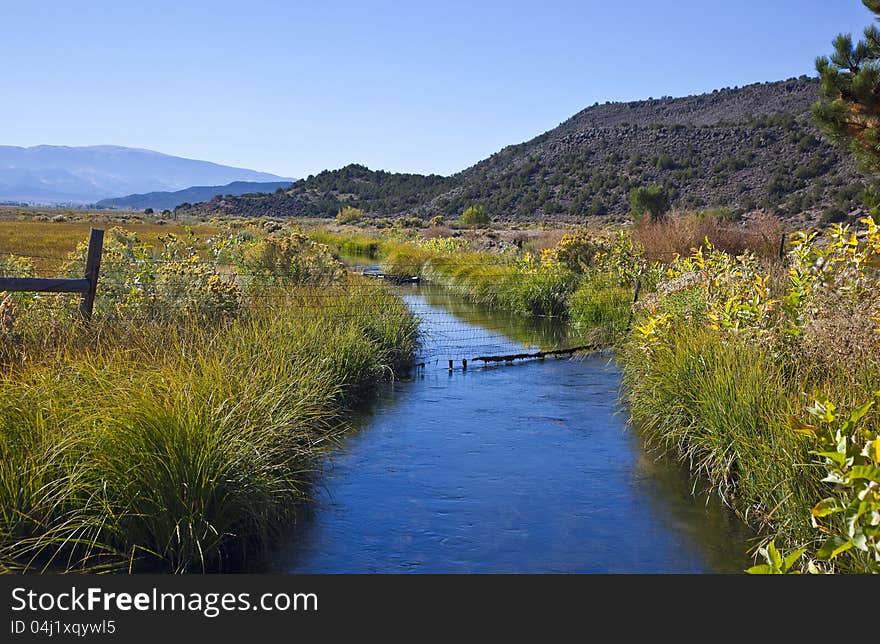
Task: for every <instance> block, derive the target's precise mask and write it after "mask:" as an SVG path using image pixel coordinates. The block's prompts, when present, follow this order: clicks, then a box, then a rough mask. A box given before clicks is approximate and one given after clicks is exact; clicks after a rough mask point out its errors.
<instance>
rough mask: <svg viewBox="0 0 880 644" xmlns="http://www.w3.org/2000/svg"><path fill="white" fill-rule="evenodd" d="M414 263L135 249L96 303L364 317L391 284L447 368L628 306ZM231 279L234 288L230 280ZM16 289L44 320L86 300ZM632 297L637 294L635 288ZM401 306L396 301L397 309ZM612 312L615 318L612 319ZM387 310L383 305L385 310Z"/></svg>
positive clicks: (549, 346)
mask: <svg viewBox="0 0 880 644" xmlns="http://www.w3.org/2000/svg"><path fill="white" fill-rule="evenodd" d="M17 260H18V263H15V262H12V263H10V262H8V261H7V262H5V263H0V277H7V276H10V273H11V272H15V271H17V270H21V266H22V265H27V266H28V267H29V270H28V275H29V276H31V277H44V278H52V277H59V276H61V275H69V274H71V273H73V272H79V274H80V275H81V274H82V273H81V270H82V269H81V268H79V269H78V268H77V266H76V264H75V262H73V263H72V260H71V258H70V257H69V256H60V255H55V256H53V255H50V254H31V255H23V256H17ZM22 261H23V262H24V264H22ZM398 269H400V267H398ZM405 269H406V267H404V271H403V272H404V273H406V272H407V271H406V270H405ZM409 273H410V274H409V275H397V276H395V278H396V279H394V280H384V279H382V278H383V277H386V276H384V275H383V273H382V270H381V268H380V266H379V265H378V264H366V263H364V264H361V265H358V266H354V267H351V273H348V274H345V275H343V276H342V277H339V276H338V275H337V276H335V277H334V278H333V279H331V280H326V281H323V280H322V279H320V278H319V277H318V278H314V279H311V280H308V279H307V280H303V279H302V277H301V276H284V275H271V274H267V273H266V272H264V271H252V270H248V269H247V268H246V267H242V266H236V265H234V264H232V263H227V262H222V261H218V260H215V259H212V258H205V257H196V256H192V257H189V258H186V259H185V261H180V260H176V259H168V258H159V257H138V258H134V257H131V258H126V265H125V266H123V267H122V268H120V265H119V260H118V258H117V260H115V263H114V264H113V266H112V267H110V270H107V271H106V272H105V271H102V274H101V276H100V279H99V283H98V289H97V293H96V297H95V311H96V316H98V317H99V318H102V319H105V320H106V319H107V318H108V317H109V318H115V319H117V320H119V321H124V320H125V319H126V318H127V319H128V321H131V320H133V319H134V320H137V319H140V320H141V321H145V320H147V319H148V318H150V317H157V318H161V319H165V320H167V319H171V318H173V317H175V316H187V315H191V314H194V313H197V314H199V315H207V316H208V317H210V316H213V315H214V314H217V315H218V316H221V317H222V314H223V312H224V311H223V307H226V308H227V309H230V310H231V308H234V309H235V312H236V314H238V315H248V314H257V313H260V312H263V313H268V314H270V315H271V312H272V311H273V310H278V309H279V308H281V307H283V308H284V310H285V314H286V315H288V316H290V315H291V314H293V315H295V316H297V317H300V318H302V319H303V320H304V321H305V320H306V319H307V318H315V317H320V318H321V319H323V320H327V321H328V323H331V324H332V323H343V322H345V321H349V320H353V319H357V318H359V316H361V315H362V314H363V313H362V310H361V309H362V308H363V307H366V306H368V305H370V304H371V303H373V302H374V300H375V298H376V297H377V288H384V289H386V290H390V291H392V292H393V293H394V294H396V295H397V296H399V297H400V298H402V299H403V301H404V302H405V303H406V306H407V307H408V309H409V310H410V311H411V312H412V314H413V315H414V316H415V317H416V319H417V320H418V322H419V350H418V354H417V357H416V362H417V364H421V365H423V366H424V367H425V368H430V367H437V368H444V369H445V368H448V365H449V361H452V362H453V363H454V365H455V366H456V368H458V367H459V366H460V365H461V362H462V360H470V361H472V360H473V359H474V358H476V357H480V356H499V355H500V356H504V355H514V354H522V353H527V352H538V351H548V350H550V351H553V350H558V349H566V348H571V347H576V346H582V345H584V344H588V343H589V342H591V340H592V339H593V338H592V336H591V334H590V333H587V332H586V331H585V328H584V327H586V326H589V328H590V329H592V331H593V332H594V331H595V329H596V328H597V327H605V328H609V329H611V328H612V327H614V325H617V326H619V325H620V318H621V314H620V312H619V311H610V312H609V311H605V312H604V313H603V312H602V311H598V312H596V313H595V314H594V316H593V319H590V320H589V324H588V325H584V324H578V323H577V321H571V320H565V319H562V318H560V317H559V316H554V315H545V314H541V313H534V312H533V313H531V314H529V315H522V313H521V312H518V311H510V310H504V309H503V308H498V307H493V306H490V305H488V304H485V303H483V304H481V303H480V298H479V297H465V296H463V295H462V294H461V293H458V292H455V291H454V290H450V289H446V288H442V287H438V286H434V285H431V284H428V283H425V282H421V283H420V282H418V281H417V280H416V279H415V278H414V276H415V275H417V274H418V267H417V266H412V267H411V268H410V270H409ZM380 282H381V283H382V285H383V286H381V287H379V283H380ZM226 287H228V288H229V291H228V292H227V291H225V290H223V289H224V288H226ZM521 287H522V285H520V284H515V283H511V281H510V279H508V278H506V277H505V278H498V279H497V280H491V279H490V280H484V288H486V289H488V290H491V291H493V296H494V297H495V298H498V297H501V298H502V299H503V297H504V295H505V293H504V291H505V289H513V288H521ZM218 293H219V294H220V295H218ZM226 295H229V297H232V298H233V300H234V302H233V303H234V307H231V304H230V301H228V300H227V299H224V297H223V296H226ZM16 299H17V301H18V305H19V308H20V309H22V310H24V309H28V310H32V311H34V312H35V313H39V314H40V315H41V316H42V318H43V319H44V320H45V319H52V318H55V319H57V320H67V319H71V320H72V317H73V314H75V312H76V310H77V305H78V302H79V299H78V296H76V295H71V294H65V293H28V294H16ZM624 299H631V294H626V295H625V298H624ZM475 300H476V301H475ZM628 312H629V305H627V309H626V313H628ZM398 314H399V312H398V311H395V310H392V309H388V310H387V315H388V316H394V315H398ZM604 314H607V315H606V317H607V319H603V315H604ZM371 315H372V316H373V317H375V316H376V311H375V310H373V311H371ZM381 315H382V311H380V312H379V317H380V319H381Z"/></svg>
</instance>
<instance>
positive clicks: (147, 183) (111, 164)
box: [0, 145, 283, 203]
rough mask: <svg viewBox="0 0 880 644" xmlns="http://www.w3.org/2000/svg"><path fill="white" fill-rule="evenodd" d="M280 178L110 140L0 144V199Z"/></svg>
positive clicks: (58, 199)
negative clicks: (86, 143)
mask: <svg viewBox="0 0 880 644" xmlns="http://www.w3.org/2000/svg"><path fill="white" fill-rule="evenodd" d="M281 179H283V177H279V176H276V175H274V174H267V173H265V172H257V171H255V170H247V169H245V168H235V167H231V166H224V165H219V164H217V163H211V162H209V161H198V160H195V159H185V158H182V157H175V156H171V155H168V154H161V153H159V152H153V151H152V150H141V149H137V148H124V147H119V146H112V145H99V146H90V147H65V146H54V145H39V146H36V147H31V148H20V147H14V146H0V200H3V201H27V202H35V203H93V202H95V201H98V200H101V199H105V198H109V197H116V196H119V195H124V194H132V193H144V192H152V191H166V190H172V191H173V190H181V189H183V188H188V187H190V186H197V185H223V184H227V183H230V182H232V181H259V182H264V181H278V180H281ZM213 194H216V193H212V194H211V195H208V197H210V196H213Z"/></svg>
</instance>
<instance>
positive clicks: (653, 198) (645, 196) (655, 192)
mask: <svg viewBox="0 0 880 644" xmlns="http://www.w3.org/2000/svg"><path fill="white" fill-rule="evenodd" d="M629 207H630V209H631V210H632V213H633V216H634V217H635V219H636V220H637V221H638V220H640V219H641V218H642V215H644V214H645V213H648V214H649V215H650V216H651V221H660V220H661V219H663V217H664V216H665V215H666V212H667V211H668V210H669V207H670V203H669V193H668V192H667V191H666V189H665V188H664V187H663V186H647V187H642V188H633V189H632V190H630V191H629Z"/></svg>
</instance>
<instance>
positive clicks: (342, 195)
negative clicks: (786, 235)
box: [188, 76, 864, 221]
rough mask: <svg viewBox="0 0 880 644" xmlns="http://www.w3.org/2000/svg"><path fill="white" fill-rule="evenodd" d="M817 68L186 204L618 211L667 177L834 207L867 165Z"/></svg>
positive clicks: (836, 212) (271, 209)
mask: <svg viewBox="0 0 880 644" xmlns="http://www.w3.org/2000/svg"><path fill="white" fill-rule="evenodd" d="M818 87H819V82H818V79H815V78H808V77H806V76H802V77H801V78H791V79H789V80H786V81H778V82H772V83H755V84H753V85H749V86H746V87H742V88H724V89H720V90H715V91H713V92H711V93H706V94H700V95H697V96H687V97H683V98H671V97H663V98H659V99H653V98H651V99H648V100H643V101H634V102H630V103H605V104H603V105H600V104H598V103H597V104H595V105H593V106H592V107H589V108H587V109H585V110H583V111H581V112H578V113H577V114H575V115H574V116H573V117H571V118H570V119H568V120H567V121H565V122H564V123H562V124H561V125H559V126H558V127H556V128H554V129H552V130H550V131H548V132H545V133H544V134H542V135H540V136H538V137H536V138H534V139H532V140H530V141H527V142H525V143H520V144H518V145H511V146H509V147H506V148H504V149H503V150H501V151H499V152H497V153H496V154H493V155H492V156H491V157H489V158H488V159H485V160H483V161H481V162H480V163H478V164H476V165H474V166H473V167H471V168H468V169H467V170H464V171H462V172H460V173H458V174H455V175H452V176H450V177H439V176H436V175H432V176H422V175H411V174H397V173H388V172H382V171H379V172H376V171H372V170H369V169H368V168H365V167H364V166H360V165H350V166H346V167H344V168H341V169H339V170H332V171H325V172H322V173H320V174H318V175H316V176H314V177H309V178H308V179H307V180H300V181H297V182H296V183H294V184H293V185H292V186H291V187H290V189H289V190H287V191H285V192H284V193H282V194H272V195H257V196H239V197H232V198H228V199H219V200H218V199H215V200H212V201H209V202H207V203H204V204H199V205H197V206H193V207H191V208H189V209H188V210H190V211H191V212H193V213H211V214H216V213H234V214H243V215H257V216H259V215H272V216H276V217H278V216H299V217H302V216H312V217H328V216H333V215H334V214H335V213H336V212H337V211H338V210H339V208H341V207H342V206H343V205H353V206H356V207H359V208H361V209H363V210H364V211H365V212H367V213H371V214H373V215H376V216H389V215H401V214H405V215H416V216H421V217H428V216H433V215H436V214H443V215H446V216H453V217H456V216H458V215H459V214H460V213H461V212H462V211H463V210H464V209H465V208H466V207H467V206H468V205H470V204H474V203H481V204H483V205H484V206H485V207H486V209H487V210H488V212H489V213H490V215H491V216H492V217H494V218H496V219H509V220H526V221H528V220H531V221H539V220H543V219H548V220H567V221H583V220H584V219H585V218H587V217H591V216H593V217H605V216H610V217H617V218H619V217H624V216H626V214H627V212H628V210H629V206H628V203H627V194H628V192H629V191H630V190H631V189H632V188H633V187H636V186H642V185H648V184H663V185H664V186H666V187H667V188H668V190H669V191H670V192H671V194H672V196H673V204H674V205H675V206H677V207H682V208H691V209H701V208H710V207H726V208H730V209H733V210H739V211H751V210H754V209H757V208H764V209H768V210H772V211H775V212H777V213H779V214H780V215H795V214H798V213H802V212H807V213H810V215H811V216H818V215H819V214H820V213H822V214H823V215H824V216H825V217H826V218H829V219H833V218H840V217H842V216H843V215H844V214H845V213H846V212H848V211H850V210H851V209H852V208H854V207H856V206H857V205H858V202H859V193H860V192H861V189H862V182H863V181H864V178H863V177H862V176H861V175H860V174H859V173H858V172H857V171H856V168H855V164H854V162H853V160H852V156H851V155H850V154H849V152H848V151H847V150H844V149H840V148H837V147H834V146H832V145H831V144H830V143H829V142H827V141H826V140H825V139H824V138H823V136H822V135H821V133H820V132H819V131H818V130H817V129H816V128H815V126H814V125H813V121H812V117H811V115H810V111H809V107H810V104H811V103H813V102H814V101H815V100H817V98H818Z"/></svg>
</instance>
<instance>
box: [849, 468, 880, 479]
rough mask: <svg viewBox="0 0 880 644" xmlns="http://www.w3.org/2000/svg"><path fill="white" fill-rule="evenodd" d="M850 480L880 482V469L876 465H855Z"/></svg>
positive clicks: (850, 473)
mask: <svg viewBox="0 0 880 644" xmlns="http://www.w3.org/2000/svg"><path fill="white" fill-rule="evenodd" d="M849 478H850V479H868V480H869V481H877V482H880V467H877V466H876V465H854V466H853V468H852V469H851V470H850V471H849Z"/></svg>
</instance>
